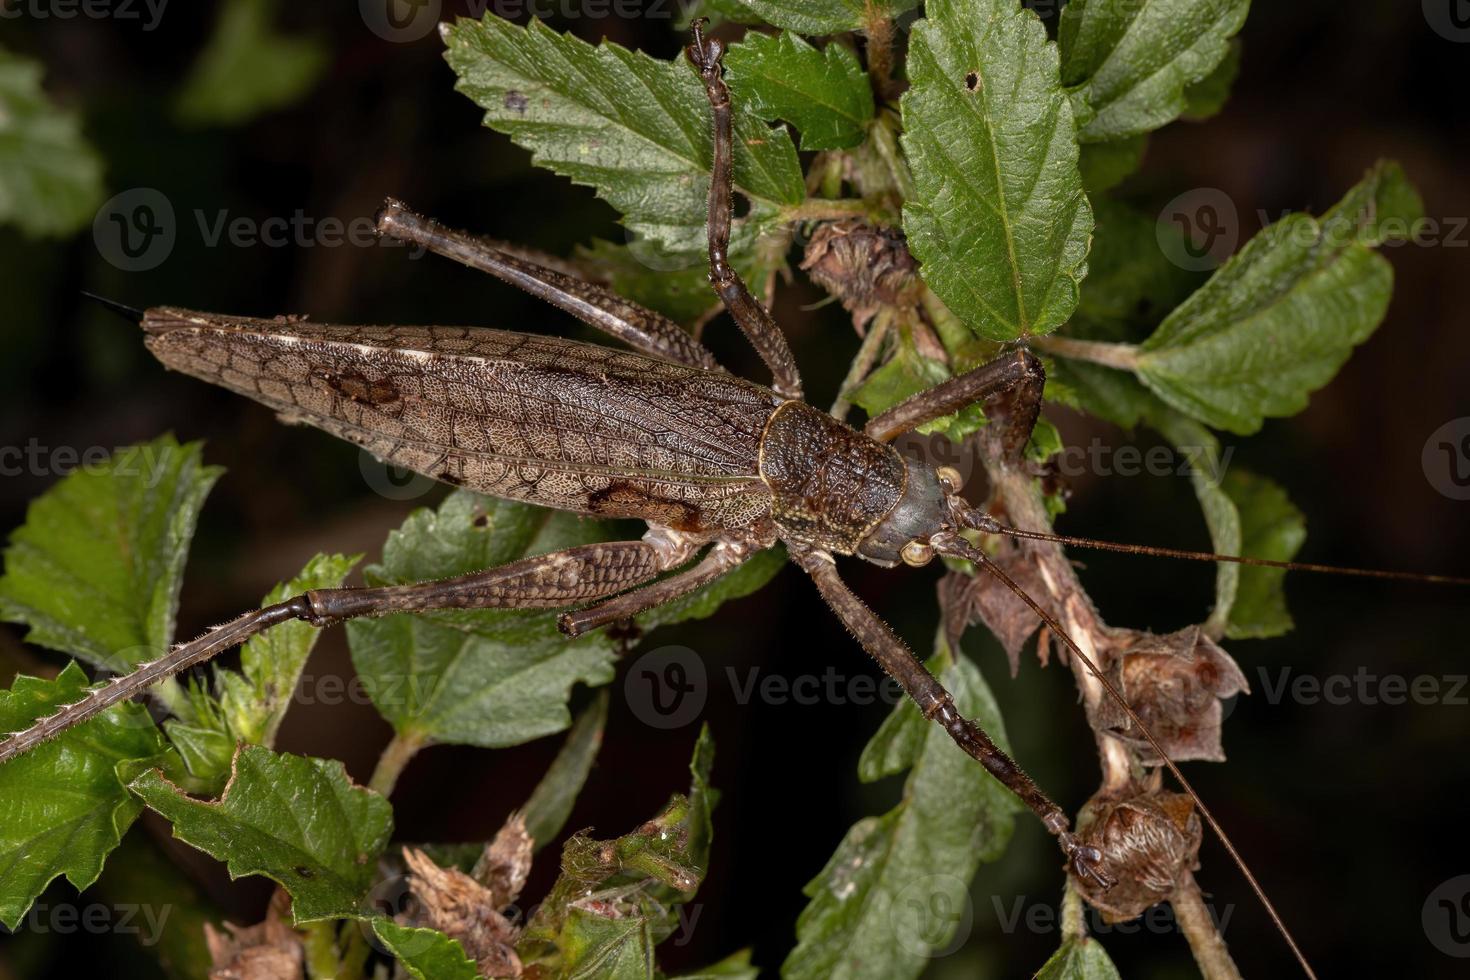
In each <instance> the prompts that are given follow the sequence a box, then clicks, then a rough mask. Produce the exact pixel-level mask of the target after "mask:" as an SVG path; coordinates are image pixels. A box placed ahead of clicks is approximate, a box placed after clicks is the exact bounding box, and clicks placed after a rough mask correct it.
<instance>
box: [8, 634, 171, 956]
mask: <svg viewBox="0 0 1470 980" xmlns="http://www.w3.org/2000/svg"><path fill="white" fill-rule="evenodd" d="M87 686H88V684H87V675H86V674H84V673H83V672H82V669H81V668H80V667H79V666H77V664H76V663H75V662H72V663H68V664H67V665H66V667H65V668H64V669H63V670H62V671H61V673H60V674H59V675H58V676H57V677H56V679H55V680H50V681H48V680H42V679H40V678H37V677H26V676H24V675H22V676H19V677H17V678H16V679H15V683H14V685H13V686H12V687H11V689H10V690H9V691H0V732H16V731H20V730H21V729H23V728H26V727H28V726H29V725H30V724H31V723H32V722H34V721H36V720H37V719H39V718H43V717H45V716H47V715H50V714H53V713H54V712H55V710H56V709H57V708H60V707H61V706H62V705H66V704H71V703H72V702H75V701H77V700H79V699H80V698H81V696H82V694H83V693H84V692H85V691H86V690H87ZM168 756H169V753H168V747H167V745H166V743H165V742H164V740H163V734H162V733H161V732H159V730H158V728H157V727H156V726H155V725H154V724H153V719H152V718H151V717H150V716H149V714H148V710H147V709H146V708H144V707H143V706H142V705H141V704H118V705H114V706H112V707H111V708H108V709H107V710H106V711H104V712H103V713H102V714H100V715H98V716H96V717H94V718H92V719H90V720H88V721H85V722H83V723H82V724H80V725H78V726H76V727H75V728H71V729H68V730H67V731H65V732H63V733H61V734H60V735H58V736H57V737H56V738H53V739H51V740H50V741H48V742H44V743H42V744H41V745H39V746H37V747H36V748H34V749H31V750H30V751H29V752H27V753H25V754H24V755H22V756H19V757H17V758H15V759H12V760H11V761H9V762H7V763H5V764H4V765H3V766H0V923H4V925H5V927H6V928H8V929H14V928H15V927H16V925H17V924H18V923H19V922H20V920H21V918H22V917H24V915H25V913H26V910H27V909H29V908H30V906H31V903H32V902H34V901H35V900H36V896H38V895H40V894H41V892H42V891H44V890H45V888H46V885H47V884H48V883H50V882H51V880H52V879H53V878H56V877H57V876H58V875H63V874H64V875H66V878H67V880H68V881H70V882H71V883H72V884H73V885H75V886H76V887H77V888H78V889H81V888H86V887H87V886H88V885H90V884H92V882H94V881H96V880H97V876H98V875H99V874H101V872H102V863H103V861H104V860H105V859H106V857H107V855H108V853H109V852H111V851H112V849H113V848H115V847H117V845H118V842H119V841H120V840H122V835H123V834H124V833H125V832H126V831H127V829H128V828H129V827H131V826H132V824H133V821H134V820H136V819H137V817H138V814H139V813H140V812H142V809H143V807H142V805H141V804H139V803H138V801H137V800H135V799H134V798H133V797H132V796H131V795H129V793H128V790H127V780H128V779H129V778H131V776H132V775H133V774H134V773H136V772H137V771H138V770H139V769H140V768H143V767H152V766H156V765H160V764H164V763H165V762H167V761H168Z"/></svg>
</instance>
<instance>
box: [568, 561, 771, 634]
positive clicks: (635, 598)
mask: <svg viewBox="0 0 1470 980" xmlns="http://www.w3.org/2000/svg"><path fill="white" fill-rule="evenodd" d="M758 550H760V546H759V545H756V544H751V543H748V542H744V541H734V540H721V541H717V542H715V545H714V547H712V548H711V549H710V550H709V553H708V554H706V555H705V556H704V558H703V559H701V560H700V561H699V562H698V563H697V564H695V565H694V566H692V567H690V568H688V569H685V570H684V571H682V572H679V573H677V574H675V575H671V576H669V577H668V578H665V579H660V580H659V581H657V582H654V583H653V584H652V585H645V586H643V587H642V588H638V589H634V590H633V591H631V592H624V593H622V594H620V595H617V596H614V597H612V598H611V599H604V600H601V601H600V602H597V603H595V604H594V605H591V606H587V607H585V608H583V609H578V610H576V611H574V612H567V613H562V615H561V616H560V617H558V619H557V625H558V626H559V627H560V628H561V631H562V632H563V633H565V634H567V635H568V636H581V635H582V634H584V633H588V632H591V631H592V630H595V629H599V628H601V627H603V626H609V625H611V624H613V623H617V622H621V621H623V620H628V619H632V618H633V617H634V616H636V615H638V614H639V613H642V612H647V611H648V610H650V609H653V608H654V607H655V606H661V605H663V604H664V603H666V602H672V601H673V600H675V599H678V598H681V597H683V596H686V595H688V594H689V593H691V592H693V591H694V590H696V589H699V588H703V587H704V586H706V585H708V584H709V583H710V582H713V581H714V580H715V579H717V578H719V577H720V576H721V575H724V574H725V573H726V572H728V571H731V570H732V569H734V568H737V567H739V566H740V565H743V564H744V563H745V562H746V561H747V560H749V559H750V557H751V556H752V555H753V554H755V552H756V551H758Z"/></svg>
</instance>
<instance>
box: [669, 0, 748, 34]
mask: <svg viewBox="0 0 1470 980" xmlns="http://www.w3.org/2000/svg"><path fill="white" fill-rule="evenodd" d="M678 10H679V16H678V17H677V18H675V20H674V26H675V28H676V29H677V30H679V32H680V33H683V32H686V31H688V30H689V25H690V24H692V23H693V22H694V21H695V20H696V19H697V18H700V17H703V18H705V19H706V20H708V21H709V22H710V24H711V25H712V26H719V25H720V24H722V23H724V22H725V21H730V22H732V23H735V24H760V23H762V21H761V18H760V14H757V13H756V12H755V11H753V10H751V9H750V8H749V7H747V6H746V5H745V4H743V3H741V2H740V0H690V2H689V3H681V4H679V6H678Z"/></svg>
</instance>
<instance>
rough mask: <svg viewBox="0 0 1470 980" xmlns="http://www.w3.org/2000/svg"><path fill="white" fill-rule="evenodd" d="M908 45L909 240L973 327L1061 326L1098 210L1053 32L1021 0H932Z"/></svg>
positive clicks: (1016, 333) (1037, 330) (1021, 331)
mask: <svg viewBox="0 0 1470 980" xmlns="http://www.w3.org/2000/svg"><path fill="white" fill-rule="evenodd" d="M926 13H927V16H926V17H925V19H924V20H922V21H920V22H919V23H917V24H915V25H914V29H913V32H912V35H911V41H910V44H909V63H908V70H909V78H910V80H911V82H912V87H911V88H910V89H909V91H908V92H907V93H906V94H905V95H904V97H903V121H904V135H903V148H904V152H905V153H906V154H907V155H908V162H909V166H910V168H911V169H912V170H913V180H914V191H915V194H914V197H912V198H911V199H909V200H908V201H906V202H905V204H904V212H903V215H904V216H903V223H904V231H905V232H907V233H908V242H909V248H910V249H911V250H912V251H913V253H914V256H915V257H916V258H917V259H918V260H919V261H920V263H922V272H923V276H924V281H925V282H927V283H928V284H929V287H930V288H931V289H933V290H934V292H935V293H937V294H938V295H939V297H940V299H942V300H944V302H945V304H946V305H947V306H948V307H949V308H950V310H952V311H953V312H954V314H955V315H956V316H958V317H959V318H960V319H961V320H963V321H964V322H965V323H966V324H968V325H969V326H970V328H971V329H973V330H974V331H975V332H976V333H977V334H979V335H980V336H982V337H986V338H988V339H991V340H1002V341H1004V340H1015V339H1017V338H1021V337H1027V336H1030V335H1033V334H1044V333H1049V332H1050V331H1052V330H1055V329H1056V328H1057V327H1059V326H1061V325H1062V324H1063V323H1065V322H1066V321H1067V318H1068V317H1070V316H1071V315H1072V312H1073V310H1075V309H1076V307H1077V299H1078V284H1079V283H1080V282H1081V281H1082V277H1083V276H1085V275H1086V274H1087V247H1088V241H1089V239H1090V237H1091V235H1092V210H1091V208H1090V207H1089V206H1088V203H1087V196H1086V195H1085V194H1084V193H1083V191H1082V175H1081V172H1080V171H1079V170H1078V167H1077V154H1078V150H1077V140H1076V138H1075V136H1074V134H1073V129H1072V108H1071V105H1070V103H1069V102H1068V100H1067V96H1066V93H1064V92H1063V91H1062V86H1061V82H1060V80H1059V78H1058V74H1057V53H1056V48H1055V46H1054V45H1052V44H1051V42H1049V41H1048V40H1047V38H1046V30H1045V29H1044V28H1043V27H1042V26H1041V22H1040V21H1039V20H1037V18H1036V16H1035V15H1034V14H1033V13H1031V12H1030V11H1029V10H1024V9H1022V8H1021V7H1020V6H1019V5H1017V4H1016V3H1015V2H1014V0H934V2H931V3H929V4H928V6H927V10H926Z"/></svg>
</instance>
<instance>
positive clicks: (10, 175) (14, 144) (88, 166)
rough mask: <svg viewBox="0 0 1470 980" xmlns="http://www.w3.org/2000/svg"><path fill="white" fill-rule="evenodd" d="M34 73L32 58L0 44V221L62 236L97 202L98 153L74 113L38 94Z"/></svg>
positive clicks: (80, 224)
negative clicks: (14, 52)
mask: <svg viewBox="0 0 1470 980" xmlns="http://www.w3.org/2000/svg"><path fill="white" fill-rule="evenodd" d="M41 75H42V69H41V65H40V63H39V62H36V61H32V60H31V59H29V58H23V57H21V56H20V55H18V54H12V53H11V52H9V51H6V50H4V49H3V48H0V223H6V224H14V225H17V226H19V227H20V229H21V230H22V231H24V232H26V233H27V234H30V235H69V234H71V233H72V232H74V231H77V230H79V229H81V228H85V227H86V226H87V224H88V223H89V222H91V221H92V218H93V216H94V215H95V214H96V211H97V207H98V205H100V204H101V203H102V193H103V191H102V186H103V185H102V158H101V157H100V156H99V155H98V153H97V151H96V150H95V149H93V148H92V145H91V144H90V143H88V142H87V140H86V139H85V138H84V137H83V136H82V125H81V119H80V118H79V117H78V115H77V114H76V113H72V112H66V111H63V110H62V109H60V108H58V107H57V106H56V105H54V104H53V103H52V102H51V100H50V99H49V98H47V97H46V93H45V92H44V91H43V90H42V88H41Z"/></svg>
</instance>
